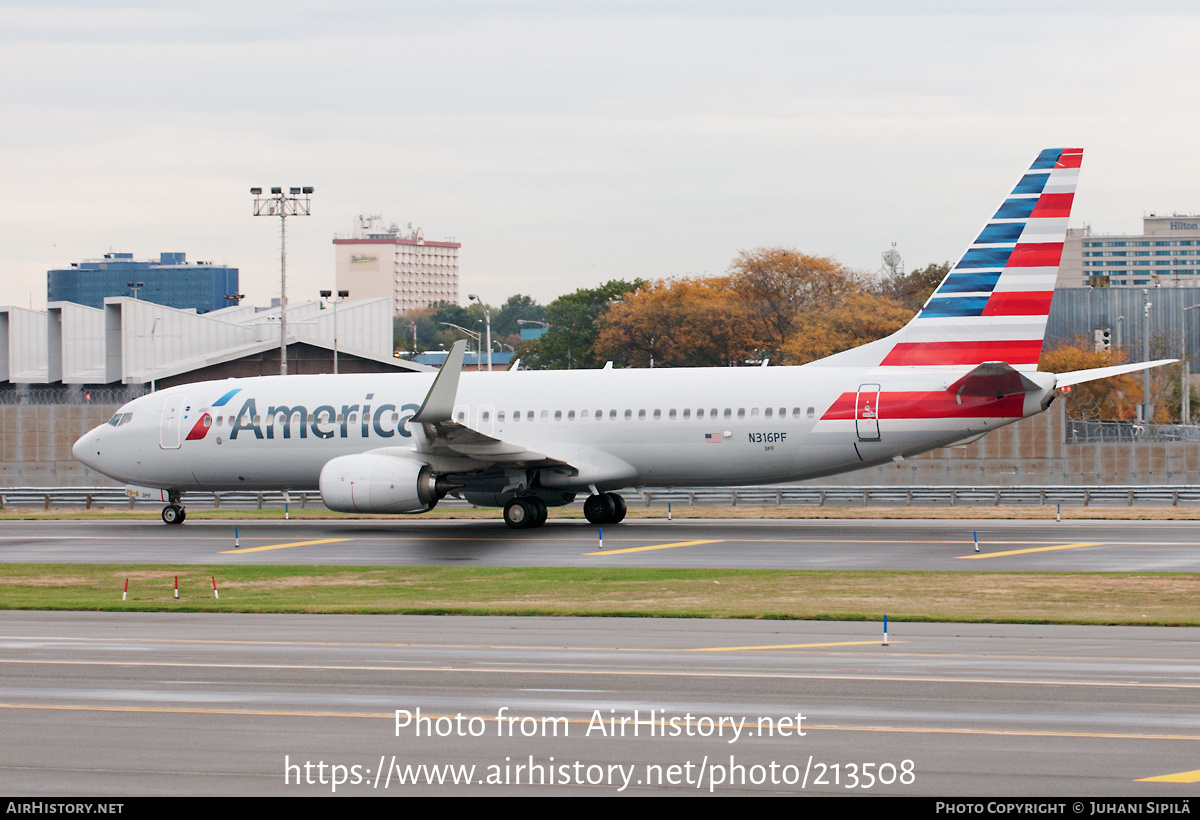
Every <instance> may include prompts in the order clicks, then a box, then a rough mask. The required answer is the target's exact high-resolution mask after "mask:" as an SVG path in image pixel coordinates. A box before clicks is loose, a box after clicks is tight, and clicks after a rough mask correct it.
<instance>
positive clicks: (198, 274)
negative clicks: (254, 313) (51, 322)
mask: <svg viewBox="0 0 1200 820" xmlns="http://www.w3.org/2000/svg"><path fill="white" fill-rule="evenodd" d="M237 292H238V269H237V268H230V267H225V266H224V265H214V264H213V263H212V262H188V261H187V254H183V253H161V254H159V257H158V260H157V261H153V260H144V261H138V260H135V259H134V258H133V254H132V253H106V254H104V258H103V259H86V260H84V261H83V262H72V263H71V267H69V268H63V269H61V270H52V271H47V272H46V301H47V302H75V303H76V304H80V305H87V306H88V307H94V308H100V307H103V306H104V298H105V297H106V296H132V297H134V298H136V299H142V300H144V301H147V302H154V303H155V304H158V305H166V306H167V307H173V308H178V309H179V310H195V311H196V312H197V313H207V312H208V311H210V310H220V309H221V308H223V307H228V306H229V301H228V300H226V298H225V295H226V294H231V295H232V294H235V293H237Z"/></svg>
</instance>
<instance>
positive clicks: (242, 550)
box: [221, 538, 350, 555]
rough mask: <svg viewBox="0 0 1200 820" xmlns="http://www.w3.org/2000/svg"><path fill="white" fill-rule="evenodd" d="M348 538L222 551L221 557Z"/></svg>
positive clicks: (330, 542) (306, 545) (328, 542)
mask: <svg viewBox="0 0 1200 820" xmlns="http://www.w3.org/2000/svg"><path fill="white" fill-rule="evenodd" d="M349 540H350V539H349V538H322V539H321V540H320V541H293V542H292V543H290V544H269V545H267V546H265V547H246V548H245V549H236V550H222V551H221V554H222V555H238V554H239V553H243V552H262V551H263V550H285V549H287V548H288V547H309V546H312V545H313V544H334V543H337V542H338V541H349Z"/></svg>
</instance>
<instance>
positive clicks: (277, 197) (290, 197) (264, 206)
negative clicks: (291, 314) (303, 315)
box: [250, 185, 313, 376]
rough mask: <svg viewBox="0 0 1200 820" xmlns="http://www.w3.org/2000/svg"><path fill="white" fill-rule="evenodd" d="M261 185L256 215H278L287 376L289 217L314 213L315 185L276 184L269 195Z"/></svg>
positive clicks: (282, 355) (282, 369)
mask: <svg viewBox="0 0 1200 820" xmlns="http://www.w3.org/2000/svg"><path fill="white" fill-rule="evenodd" d="M262 191H263V189H262V188H251V189H250V193H251V194H253V195H254V215H255V216H277V217H279V375H281V376H286V375H287V218H288V217H289V216H310V215H311V214H312V192H313V189H312V186H311V185H305V186H303V187H300V188H289V189H288V192H287V193H286V194H285V193H284V192H283V188H281V187H278V186H276V187H274V188H272V189H271V193H270V195H269V196H264V195H263V192H262Z"/></svg>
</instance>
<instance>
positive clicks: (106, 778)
mask: <svg viewBox="0 0 1200 820" xmlns="http://www.w3.org/2000/svg"><path fill="white" fill-rule="evenodd" d="M878 630H879V625H878V624H867V623H814V622H756V621H684V620H635V619H574V618H561V619H543V618H466V617H463V618H450V617H443V618H436V617H428V618H422V617H358V616H243V615H195V614H143V613H137V614H121V613H41V612H0V646H2V647H3V652H2V656H0V702H2V704H0V721H2V727H3V735H4V738H5V742H4V743H3V744H0V780H2V782H3V783H4V786H5V789H4V790H5V792H6V793H7V794H10V795H59V796H69V795H92V796H96V797H106V796H118V797H119V796H133V795H169V794H190V795H274V794H279V795H305V796H307V795H325V794H332V793H334V791H335V782H334V781H335V780H337V781H340V782H339V783H337V784H336V792H337V793H338V794H347V793H349V794H354V795H378V796H387V795H395V794H396V793H400V794H473V795H485V794H498V795H516V794H562V795H590V794H595V795H609V794H618V793H626V794H630V793H631V794H685V793H704V792H708V791H709V790H712V791H713V792H715V793H719V794H731V795H732V794H798V793H801V792H805V793H820V794H881V793H882V794H907V795H939V796H942V795H944V796H969V795H989V796H1018V797H1020V796H1026V797H1027V796H1031V795H1039V796H1054V795H1069V796H1101V795H1125V796H1137V797H1146V796H1161V797H1170V798H1186V797H1188V796H1190V795H1194V794H1195V790H1196V781H1197V778H1200V772H1196V771H1195V770H1196V769H1198V768H1200V715H1198V714H1197V710H1196V708H1195V705H1196V702H1197V698H1198V697H1200V630H1196V629H1167V628H1121V629H1113V628H1108V629H1105V628H1094V627H1047V626H1002V627H1001V626H987V625H983V626H979V625H974V626H967V625H937V624H912V625H908V624H898V625H894V626H893V629H892V634H891V635H890V645H889V646H887V647H883V646H882V645H881V635H880V634H879V631H878ZM418 709H420V715H421V717H422V718H426V719H427V720H426V721H424V722H423V723H421V722H418V721H417V720H416V714H417V710H418ZM396 710H406V711H407V712H408V713H410V715H411V718H410V719H409V720H408V721H407V722H405V721H404V720H401V721H400V722H401V723H402V724H403V725H402V726H401V727H400V728H399V729H398V728H397V718H396ZM459 716H461V718H460V717H459ZM430 718H432V719H430ZM509 718H514V719H515V720H512V721H509V720H508V719H509ZM635 718H636V720H637V721H639V724H638V725H637V727H636V730H635V726H634V723H633V722H632V721H633V720H634V719H635ZM559 719H561V720H559ZM622 719H625V723H624V725H622V723H621V720H622ZM612 720H615V722H610V721H612ZM601 725H602V726H603V728H601ZM418 727H420V729H419V731H420V736H418ZM589 730H590V731H589ZM635 731H637V736H636V737H635V736H634V732H635ZM439 732H440V733H443V734H445V735H446V736H438V735H439ZM473 733H474V734H477V735H478V736H472V734H473ZM556 733H557V734H556ZM664 733H665V734H666V736H665V737H664V736H663V734H664ZM432 766H437V767H443V766H453V767H456V768H454V769H442V768H438V769H436V770H435V769H431V768H428V767H432ZM335 767H337V768H335ZM356 767H357V768H356ZM421 767H426V768H421ZM472 767H473V768H472ZM518 767H521V768H518ZM673 767H674V768H673ZM1189 772H1190V774H1187V773H1189ZM455 777H458V778H459V780H460V782H459V783H457V784H455V783H454V782H453V780H454V778H455ZM438 778H443V779H445V781H446V782H443V783H438V782H436V781H437V779H438ZM1144 778H1167V779H1165V780H1161V779H1160V780H1155V781H1148V782H1147V781H1144V780H1143V779H1144ZM401 779H405V780H413V779H415V780H416V781H418V782H416V783H403V784H402V783H401V782H400V780H401ZM431 779H432V780H433V781H434V782H430V781H431ZM489 779H490V780H491V781H492V782H491V783H489ZM531 780H532V783H531Z"/></svg>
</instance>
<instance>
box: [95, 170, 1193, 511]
mask: <svg viewBox="0 0 1200 820" xmlns="http://www.w3.org/2000/svg"><path fill="white" fill-rule="evenodd" d="M1082 155H1083V152H1082V150H1080V149H1076V148H1054V149H1047V150H1044V151H1042V152H1040V153H1039V154H1038V156H1037V159H1036V160H1035V161H1034V162H1033V164H1032V165H1031V166H1030V168H1029V170H1028V171H1027V172H1026V173H1025V174H1023V175H1022V177H1021V179H1020V181H1019V182H1018V183H1017V185H1016V187H1015V188H1013V190H1012V192H1011V193H1010V194H1009V195H1008V196H1007V197H1006V198H1005V199H1004V201H1003V202H1002V203H1001V205H1000V207H999V209H998V210H997V211H996V212H995V215H994V216H993V217H992V218H991V219H989V220H988V221H987V222H986V224H985V225H984V227H983V229H982V230H981V232H980V233H979V235H978V236H977V237H976V238H975V240H974V242H972V244H971V245H970V247H969V248H968V249H967V251H966V252H965V253H964V254H963V256H962V258H961V259H960V260H959V262H958V264H956V265H955V266H954V267H953V268H952V269H951V270H950V272H949V274H948V275H947V276H946V278H945V279H944V280H943V281H942V283H941V285H940V286H939V287H938V288H937V290H936V291H935V292H934V293H933V295H932V296H931V297H930V298H929V300H928V301H927V302H926V304H925V306H924V307H923V308H922V309H921V311H920V313H918V314H917V316H916V317H915V318H913V319H912V320H911V321H910V322H909V323H908V324H907V325H905V326H904V327H903V328H901V329H900V330H899V331H897V332H896V333H893V334H892V335H891V336H888V337H887V338H885V339H881V340H879V341H875V342H871V343H869V344H866V345H863V346H861V347H858V348H855V349H853V350H848V351H845V352H842V353H837V354H834V355H832V356H829V357H827V358H825V359H821V360H819V361H815V362H810V363H808V364H804V365H800V366H783V367H779V366H777V367H741V368H678V369H661V368H660V369H613V368H612V367H611V366H608V367H606V368H605V369H603V370H567V371H563V370H552V371H502V372H496V373H486V372H479V373H463V372H462V359H463V355H464V350H465V344H466V343H465V342H458V343H456V344H455V345H454V347H453V349H452V350H451V352H450V354H449V356H448V357H447V359H446V362H445V364H444V366H443V367H442V368H441V370H440V371H438V372H437V373H436V374H428V373H417V374H391V375H378V374H370V375H359V374H355V375H332V376H331V375H308V376H300V375H296V376H272V377H260V378H253V379H228V380H224V381H215V382H203V383H197V384H187V385H180V386H178V387H172V388H169V389H167V390H161V391H158V392H155V393H151V394H149V395H146V396H142V397H141V398H137V399H134V400H133V401H131V402H129V403H127V404H126V405H124V406H123V407H121V408H120V409H119V410H118V411H117V412H116V414H115V415H114V416H113V417H112V419H111V420H110V421H109V422H108V423H106V424H104V425H101V426H99V427H97V428H96V429H94V430H92V431H90V432H89V433H87V434H86V435H84V436H83V437H82V438H80V439H79V441H78V442H76V444H75V446H74V448H73V452H74V455H75V457H76V458H77V459H78V460H79V461H81V462H83V463H84V464H86V465H87V466H88V467H91V468H92V469H94V470H97V471H98V472H101V473H103V474H105V475H107V476H110V477H112V478H114V479H117V480H120V481H125V482H128V483H129V484H130V485H132V486H130V487H129V488H128V490H129V492H130V493H131V494H132V495H134V496H135V497H143V498H146V497H153V498H158V499H161V500H163V501H165V502H166V506H165V507H164V508H163V511H162V519H163V521H164V522H166V523H167V524H180V523H182V522H183V521H184V520H185V518H186V515H187V513H186V510H185V508H184V507H183V506H182V504H181V496H182V494H183V493H184V492H187V491H205V492H214V491H229V490H267V489H270V490H284V491H288V490H297V491H299V490H312V489H319V490H320V492H321V496H322V499H323V501H324V503H325V505H326V506H327V507H329V508H330V509H332V510H337V511H342V512H351V513H418V512H425V511H427V510H430V509H432V508H433V507H434V506H435V505H436V504H437V503H438V501H440V500H441V499H442V498H444V497H445V496H446V495H447V494H450V493H453V494H455V495H456V496H457V497H460V498H463V499H465V500H467V501H469V502H470V503H472V504H475V505H477V506H496V507H503V508H504V520H505V522H506V523H507V524H508V526H509V527H512V528H514V529H523V528H526V527H539V526H541V525H542V524H544V523H545V521H546V516H547V508H548V507H552V506H562V505H566V504H570V503H572V502H573V501H574V500H575V498H576V496H577V495H578V494H580V493H584V492H586V493H587V494H588V495H587V498H586V500H585V501H584V505H583V510H584V514H585V516H586V517H587V519H588V520H589V521H591V522H592V523H594V524H605V523H617V522H620V521H621V520H622V519H623V518H624V517H625V502H624V500H623V499H622V497H621V496H620V495H619V494H617V493H616V492H615V491H616V490H618V489H621V488H625V487H636V486H645V485H656V486H663V485H666V486H670V485H683V486H703V485H730V484H738V485H742V484H756V483H759V484H766V483H777V482H790V481H798V480H803V479H811V478H818V477H821V476H829V475H834V474H838V473H844V472H848V471H852V470H858V469H861V468H864V467H870V466H873V465H878V464H885V463H887V462H890V461H893V460H901V459H904V458H908V457H911V456H915V455H917V454H919V453H923V452H926V451H928V450H932V449H936V448H939V447H946V446H948V445H954V444H961V443H967V442H970V441H974V440H976V439H978V438H981V437H982V436H983V435H985V434H986V433H988V432H990V431H991V430H995V429H997V428H999V427H1002V426H1004V425H1007V424H1012V423H1014V422H1016V421H1019V420H1020V419H1023V418H1027V417H1029V416H1033V415H1036V414H1037V413H1041V412H1042V411H1044V410H1046V409H1047V408H1048V407H1049V406H1050V404H1051V402H1052V401H1053V400H1054V398H1055V396H1056V393H1057V391H1059V390H1062V389H1063V388H1067V387H1069V386H1071V385H1074V384H1080V383H1082V382H1087V381H1091V380H1094V379H1100V378H1104V377H1106V376H1113V375H1117V374H1121V373H1130V372H1134V371H1137V370H1142V369H1145V368H1150V367H1157V366H1160V365H1163V364H1169V363H1171V362H1172V361H1174V360H1159V361H1153V362H1142V363H1135V364H1127V365H1117V366H1113V367H1102V368H1096V369H1091V370H1082V371H1076V372H1073V373H1065V374H1054V373H1047V372H1041V371H1038V369H1037V363H1038V358H1039V356H1040V354H1041V350H1042V340H1043V337H1044V335H1045V330H1046V321H1047V317H1048V314H1049V311H1050V301H1051V298H1052V297H1053V295H1054V282H1055V278H1056V276H1057V273H1058V266H1059V261H1060V257H1061V255H1062V248H1063V241H1064V238H1065V235H1066V230H1067V219H1068V217H1069V216H1070V212H1071V205H1072V202H1073V198H1074V192H1075V184H1076V181H1077V178H1078V175H1079V167H1080V162H1081V159H1082Z"/></svg>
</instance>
